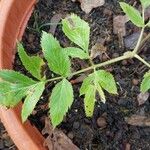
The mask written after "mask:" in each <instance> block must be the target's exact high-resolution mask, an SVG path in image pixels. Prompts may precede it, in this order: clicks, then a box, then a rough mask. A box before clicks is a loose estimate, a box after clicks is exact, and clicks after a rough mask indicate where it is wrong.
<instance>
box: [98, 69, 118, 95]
mask: <svg viewBox="0 0 150 150" xmlns="http://www.w3.org/2000/svg"><path fill="white" fill-rule="evenodd" d="M97 74H98V77H99V79H98V82H99V84H100V86H101V87H102V88H103V89H105V90H106V91H107V92H109V93H111V94H117V86H116V82H115V80H114V77H113V75H112V74H111V73H109V72H107V71H105V70H99V71H97Z"/></svg>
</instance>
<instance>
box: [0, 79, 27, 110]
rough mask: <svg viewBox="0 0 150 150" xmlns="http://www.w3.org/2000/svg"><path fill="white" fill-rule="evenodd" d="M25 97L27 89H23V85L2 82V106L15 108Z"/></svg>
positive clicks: (0, 95)
mask: <svg viewBox="0 0 150 150" xmlns="http://www.w3.org/2000/svg"><path fill="white" fill-rule="evenodd" d="M25 95H26V88H23V86H22V85H16V84H12V83H8V82H5V81H2V82H0V105H3V106H6V107H14V106H16V105H17V104H18V103H19V102H20V101H21V99H22V98H23V97H24V96H25Z"/></svg>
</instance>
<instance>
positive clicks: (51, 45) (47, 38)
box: [41, 31, 61, 55]
mask: <svg viewBox="0 0 150 150" xmlns="http://www.w3.org/2000/svg"><path fill="white" fill-rule="evenodd" d="M41 47H42V50H44V52H45V53H46V55H48V54H49V53H50V52H51V51H52V50H55V49H61V46H60V44H59V41H58V40H57V39H56V38H54V36H53V35H52V34H49V33H47V32H44V31H43V32H42V37H41Z"/></svg>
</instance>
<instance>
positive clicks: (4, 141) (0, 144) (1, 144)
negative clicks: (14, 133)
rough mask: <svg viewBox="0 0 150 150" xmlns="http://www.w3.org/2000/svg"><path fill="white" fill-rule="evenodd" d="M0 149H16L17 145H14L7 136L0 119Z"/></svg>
mask: <svg viewBox="0 0 150 150" xmlns="http://www.w3.org/2000/svg"><path fill="white" fill-rule="evenodd" d="M0 150H17V147H16V146H15V145H14V143H13V141H12V140H11V138H10V137H9V135H8V133H7V131H6V130H5V128H4V126H3V124H2V123H1V121H0Z"/></svg>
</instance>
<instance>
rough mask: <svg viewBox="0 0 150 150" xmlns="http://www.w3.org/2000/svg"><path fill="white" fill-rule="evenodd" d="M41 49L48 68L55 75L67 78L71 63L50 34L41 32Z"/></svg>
mask: <svg viewBox="0 0 150 150" xmlns="http://www.w3.org/2000/svg"><path fill="white" fill-rule="evenodd" d="M41 47H42V50H43V53H44V56H45V58H46V60H47V61H48V66H49V68H50V69H51V70H52V71H53V72H55V73H56V74H59V75H62V76H64V77H66V76H68V75H69V74H70V66H71V63H70V60H69V57H68V56H67V55H66V53H65V52H64V51H63V49H62V48H61V47H60V45H59V42H58V41H57V40H56V39H55V38H54V37H53V36H52V35H51V34H48V33H46V32H43V35H42V39H41Z"/></svg>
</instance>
